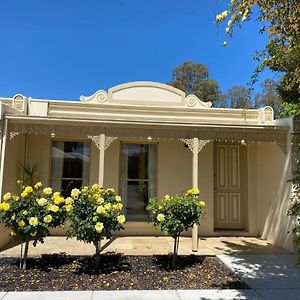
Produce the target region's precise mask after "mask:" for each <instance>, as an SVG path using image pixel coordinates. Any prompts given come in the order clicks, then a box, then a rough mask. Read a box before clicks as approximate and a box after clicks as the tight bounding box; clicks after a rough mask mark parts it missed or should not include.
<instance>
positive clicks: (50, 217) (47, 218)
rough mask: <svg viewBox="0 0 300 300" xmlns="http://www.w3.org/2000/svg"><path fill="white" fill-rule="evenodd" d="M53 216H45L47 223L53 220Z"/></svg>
mask: <svg viewBox="0 0 300 300" xmlns="http://www.w3.org/2000/svg"><path fill="white" fill-rule="evenodd" d="M52 219H53V218H52V216H51V215H46V216H45V217H44V222H45V223H50V222H51V221H52Z"/></svg>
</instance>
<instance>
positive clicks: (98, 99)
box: [80, 90, 107, 103]
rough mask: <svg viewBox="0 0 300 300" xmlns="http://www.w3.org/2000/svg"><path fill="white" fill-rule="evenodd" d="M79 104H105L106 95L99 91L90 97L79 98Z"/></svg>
mask: <svg viewBox="0 0 300 300" xmlns="http://www.w3.org/2000/svg"><path fill="white" fill-rule="evenodd" d="M80 102H90V103H105V102H107V93H106V92H105V91H104V90H99V91H97V92H96V93H94V94H93V95H91V96H80Z"/></svg>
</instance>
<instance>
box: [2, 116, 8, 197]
mask: <svg viewBox="0 0 300 300" xmlns="http://www.w3.org/2000/svg"><path fill="white" fill-rule="evenodd" d="M7 122H8V121H7V119H5V121H4V128H3V132H2V141H1V160H0V202H1V199H2V191H3V178H4V161H5V153H6V143H7Z"/></svg>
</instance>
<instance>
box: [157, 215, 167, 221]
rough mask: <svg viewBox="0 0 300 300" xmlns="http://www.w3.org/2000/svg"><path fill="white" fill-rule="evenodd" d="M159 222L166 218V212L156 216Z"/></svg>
mask: <svg viewBox="0 0 300 300" xmlns="http://www.w3.org/2000/svg"><path fill="white" fill-rule="evenodd" d="M156 219H157V221H158V222H163V221H164V220H165V215H164V214H158V215H157V217H156Z"/></svg>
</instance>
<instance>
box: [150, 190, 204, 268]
mask: <svg viewBox="0 0 300 300" xmlns="http://www.w3.org/2000/svg"><path fill="white" fill-rule="evenodd" d="M199 193H200V191H199V189H189V190H187V191H186V193H184V194H178V195H174V196H169V195H165V197H164V199H162V200H158V199H156V198H154V199H151V200H150V202H149V204H148V206H147V210H148V211H149V212H150V217H149V221H151V222H153V226H154V227H155V228H157V229H158V230H160V231H161V232H162V233H163V234H166V235H170V236H172V237H173V238H174V251H173V258H172V267H175V264H176V257H177V252H178V245H179V237H180V234H181V233H182V232H183V231H186V230H188V229H189V228H191V227H192V226H193V225H194V224H199V221H200V219H201V217H203V215H204V208H205V203H204V202H203V201H201V200H200V199H199Z"/></svg>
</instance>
